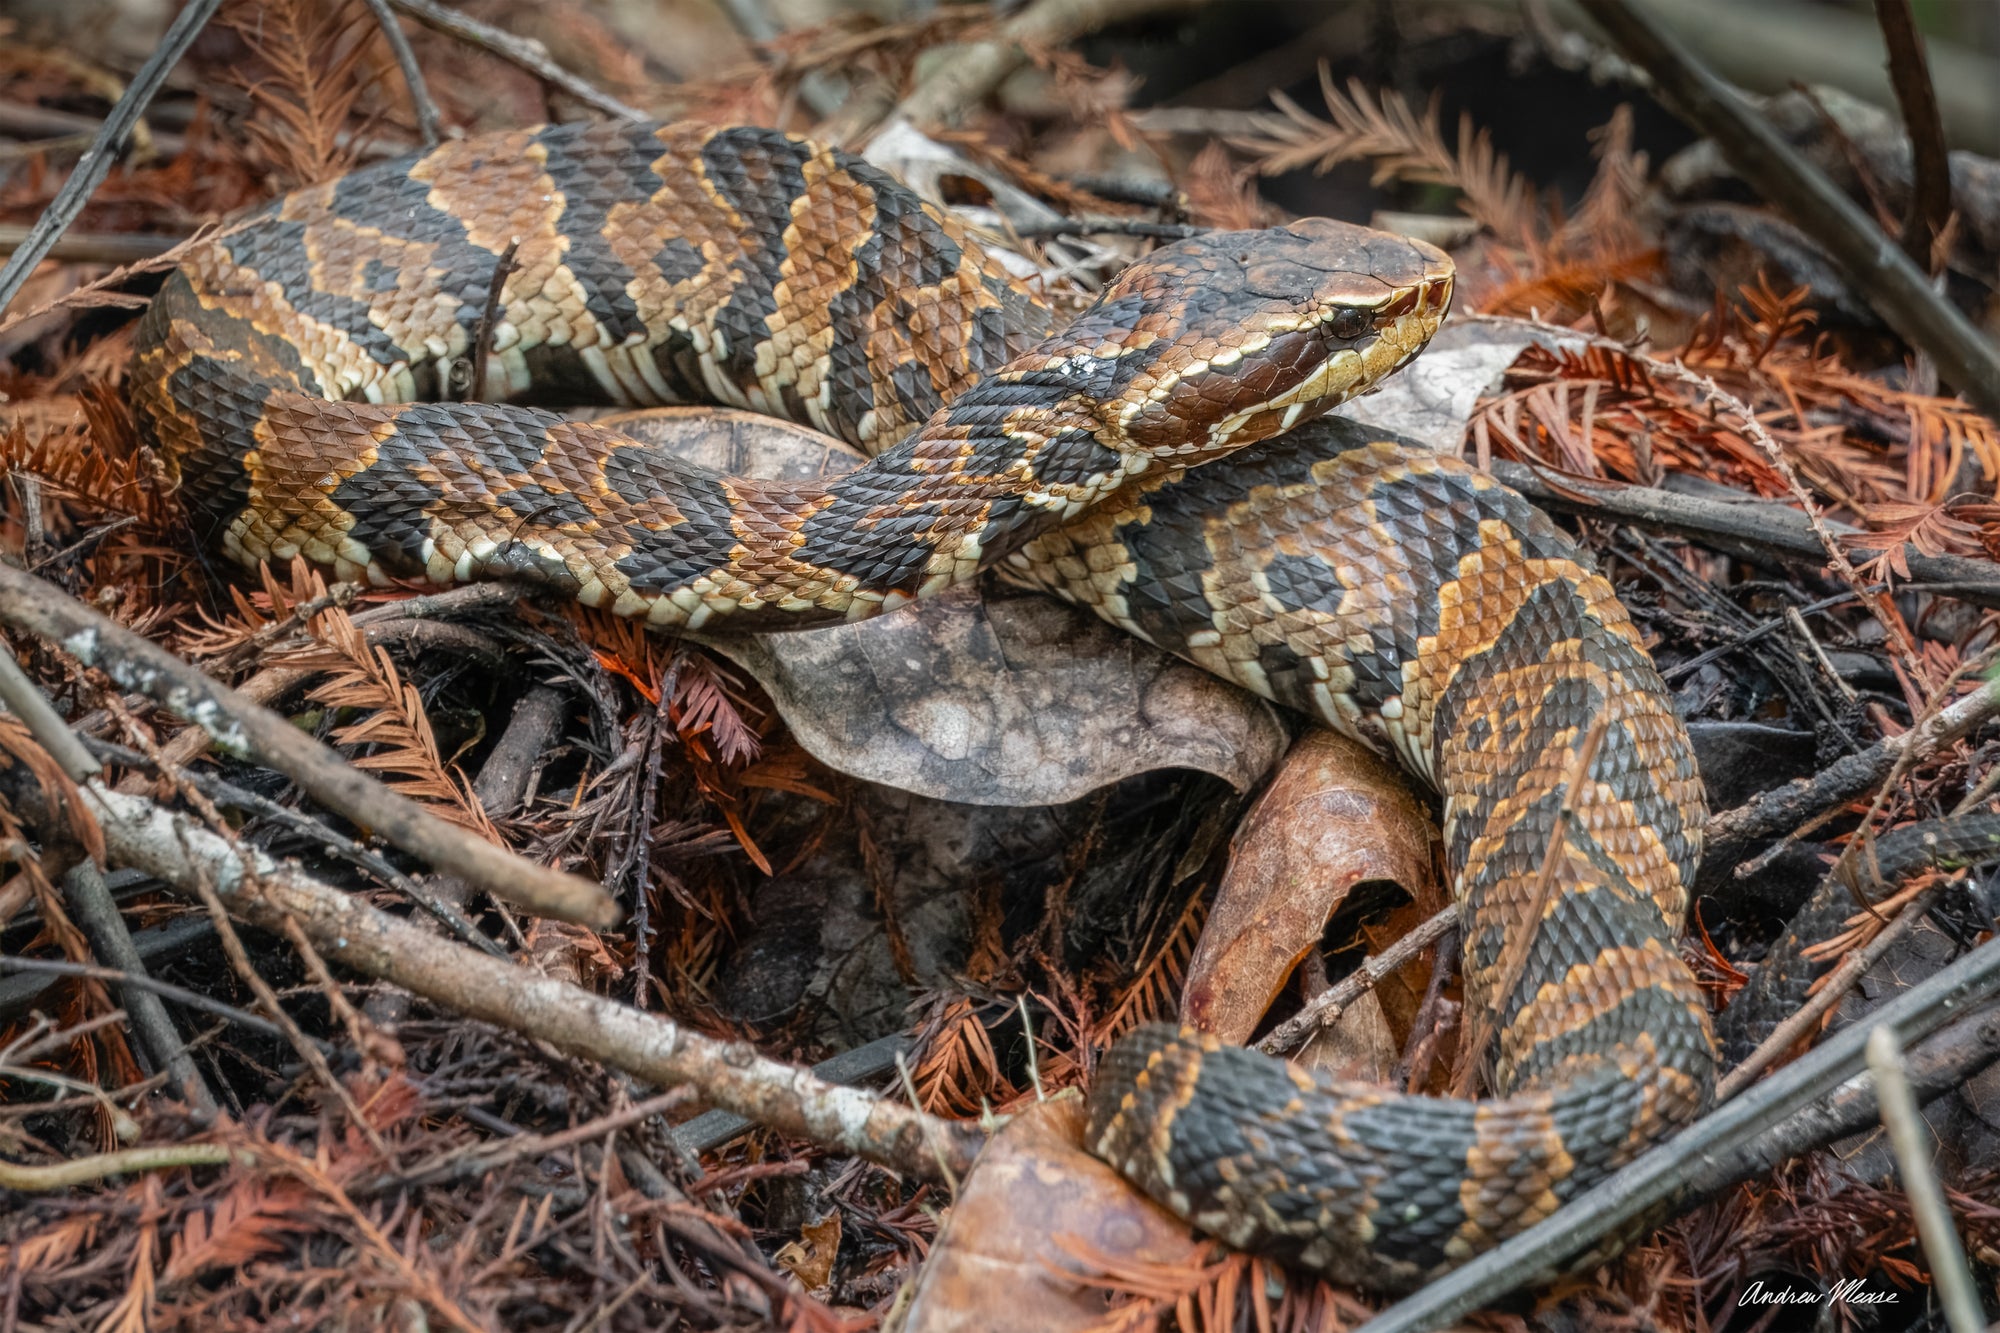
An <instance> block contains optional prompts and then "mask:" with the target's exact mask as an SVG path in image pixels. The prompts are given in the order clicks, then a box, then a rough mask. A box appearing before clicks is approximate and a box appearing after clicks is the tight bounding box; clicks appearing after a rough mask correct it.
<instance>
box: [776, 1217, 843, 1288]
mask: <svg viewBox="0 0 2000 1333" xmlns="http://www.w3.org/2000/svg"><path fill="white" fill-rule="evenodd" d="M839 1254H840V1209H838V1208H836V1209H834V1210H833V1211H832V1212H830V1213H828V1214H827V1215H826V1216H825V1217H822V1218H821V1219H820V1220H819V1221H817V1222H808V1223H806V1224H805V1225H804V1226H803V1227H801V1228H799V1238H798V1239H797V1240H795V1241H792V1242H791V1243H790V1244H788V1245H786V1246H785V1248H784V1249H782V1250H779V1251H778V1253H777V1254H776V1255H775V1256H774V1257H773V1260H772V1261H773V1262H774V1263H776V1264H777V1265H778V1267H780V1268H782V1269H784V1270H785V1271H786V1272H787V1273H790V1274H791V1275H792V1276H793V1277H795V1278H797V1279H798V1280H799V1285H800V1286H802V1287H804V1288H805V1289H806V1290H807V1291H818V1290H819V1289H820V1288H821V1287H824V1286H825V1285H826V1284H827V1282H828V1281H830V1280H831V1279H832V1277H833V1261H834V1259H835V1258H836V1257H837V1256H838V1255H839Z"/></svg>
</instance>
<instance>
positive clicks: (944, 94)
mask: <svg viewBox="0 0 2000 1333" xmlns="http://www.w3.org/2000/svg"><path fill="white" fill-rule="evenodd" d="M1203 2H1204V0H1033V3H1031V4H1030V5H1028V6H1027V7H1026V8H1025V9H1023V10H1021V12H1020V13H1018V14H1016V15H1014V16H1013V17H1012V18H1010V19H1008V20H1007V21H1006V22H1005V23H1003V24H1001V25H1000V30H999V31H998V32H997V33H995V34H994V36H993V37H992V38H991V39H990V40H987V41H983V42H973V43H971V44H970V45H968V46H965V47H963V48H962V49H960V50H959V51H958V52H956V53H955V54H954V55H953V56H952V57H951V58H950V59H948V60H946V61H945V62H944V63H943V64H941V65H940V66H939V67H938V68H937V69H935V70H933V71H931V72H930V73H929V74H928V75H926V76H925V77H924V81H923V82H922V83H920V84H918V85H917V86H916V88H915V89H913V90H912V91H911V93H910V95H909V96H908V97H905V98H904V99H903V101H902V104H901V105H899V106H898V107H897V108H896V109H895V111H894V112H893V113H892V116H891V118H892V119H902V120H907V121H909V122H910V123H911V124H913V125H915V126H917V127H918V128H920V129H921V128H925V127H928V126H933V125H948V124H950V123H952V122H954V121H956V120H957V119H958V118H959V117H961V116H963V115H964V114H965V113H966V112H967V111H969V110H970V109H972V108H973V107H975V106H977V105H978V104H979V103H980V102H982V101H984V100H985V99H986V97H987V96H988V95H989V94H991V93H992V92H993V90H994V89H996V88H998V87H999V86H1000V85H1001V84H1002V83H1003V82H1005V81H1006V79H1007V76H1008V75H1010V74H1012V73H1013V72H1014V71H1015V70H1017V69H1019V68H1020V67H1021V66H1022V65H1024V64H1026V63H1027V61H1028V50H1029V49H1030V48H1042V49H1046V48H1053V47H1059V46H1064V45H1066V44H1068V43H1070V42H1073V41H1075V40H1076V39H1077V38H1079V37H1083V36H1087V35H1088V34H1090V33H1093V32H1096V31H1097V30H1098V29H1099V28H1102V27H1105V26H1107V25H1109V24H1113V23H1125V22H1129V21H1130V20H1132V19H1136V18H1143V17H1145V16H1146V15H1149V14H1158V13H1165V12H1171V11H1174V10H1183V9H1193V8H1196V7H1198V6H1199V5H1201V4H1202V3H1203Z"/></svg>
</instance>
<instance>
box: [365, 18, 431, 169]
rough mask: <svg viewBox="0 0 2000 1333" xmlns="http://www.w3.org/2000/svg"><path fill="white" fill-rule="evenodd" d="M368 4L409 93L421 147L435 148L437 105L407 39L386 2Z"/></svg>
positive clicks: (401, 26) (415, 54)
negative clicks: (421, 142) (421, 139)
mask: <svg viewBox="0 0 2000 1333" xmlns="http://www.w3.org/2000/svg"><path fill="white" fill-rule="evenodd" d="M367 4H368V10H369V12H370V13H372V14H374V15H375V23H376V25H377V26H378V27H380V28H381V29H382V40H383V41H385V42H387V43H389V53H390V54H391V55H393V56H395V57H396V68H397V69H399V70H401V71H402V73H403V86H404V87H405V88H407V89H409V91H410V109H411V110H412V111H414V112H415V113H416V117H417V133H418V134H419V135H421V136H422V138H423V141H424V147H426V148H435V147H437V146H438V134H439V124H440V121H439V117H438V109H437V103H436V102H433V101H432V100H431V90H430V85H429V84H427V83H425V82H424V71H423V69H422V68H421V67H420V66H419V65H418V64H417V53H416V52H415V51H412V50H411V49H410V39H409V38H408V37H406V36H404V35H403V25H402V24H400V23H398V22H396V14H395V11H394V10H392V9H390V8H389V0H367Z"/></svg>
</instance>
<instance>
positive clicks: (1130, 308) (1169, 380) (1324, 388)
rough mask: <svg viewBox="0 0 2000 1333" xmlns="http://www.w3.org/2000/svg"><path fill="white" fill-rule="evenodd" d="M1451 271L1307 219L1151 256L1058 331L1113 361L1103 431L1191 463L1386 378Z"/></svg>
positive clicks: (1430, 328)
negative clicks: (1074, 321)
mask: <svg viewBox="0 0 2000 1333" xmlns="http://www.w3.org/2000/svg"><path fill="white" fill-rule="evenodd" d="M1452 274H1453V268H1452V262H1451V259H1450V257H1449V256H1447V255H1446V254H1445V253H1444V252H1443V251H1442V250H1440V249H1438V248H1437V247H1436V246H1434V245H1428V244H1426V243H1424V242H1423V241H1418V240H1412V239H1409V238H1407V237H1402V236H1392V235H1390V234H1388V233H1387V232H1380V231H1374V230H1371V229H1370V228H1367V227H1358V226H1355V225H1353V224H1351V223H1345V222H1335V221H1333V220H1332V219H1330V218H1304V219H1301V220H1300V221H1297V222H1294V223H1292V224H1291V225H1290V226H1287V227H1274V228H1270V229H1267V230H1263V231H1238V232H1217V233H1212V234H1210V235H1207V236H1201V237H1196V238H1194V239H1192V240H1186V241H1180V242H1178V243H1176V244H1174V245H1171V246H1167V247H1165V248H1163V249H1160V250H1158V251H1155V252H1154V253H1153V254H1151V255H1149V256H1147V258H1146V259H1145V260H1143V261H1142V262H1140V263H1139V264H1136V265H1134V266H1133V267H1132V268H1130V269H1128V270H1126V272H1125V273H1124V274H1122V275H1120V277H1119V278H1118V280H1117V281H1116V282H1114V283H1113V284H1112V285H1111V286H1110V287H1109V288H1107V289H1106V290H1105V292H1104V294H1103V296H1102V297H1100V298H1099V300H1098V301H1097V303H1096V304H1095V305H1094V306H1092V307H1091V309H1090V310H1088V311H1086V312H1085V313H1084V314H1083V315H1082V316H1080V317H1079V318H1078V319H1077V321H1076V323H1075V324H1073V325H1072V326H1071V327H1070V329H1069V330H1067V331H1066V334H1065V335H1063V336H1064V340H1065V341H1069V342H1070V343H1071V346H1072V347H1075V348H1076V349H1077V351H1076V352H1073V353H1072V355H1073V356H1075V355H1079V354H1081V355H1088V356H1094V357H1097V358H1102V359H1105V360H1107V361H1110V362H1112V363H1113V364H1114V366H1115V370H1114V373H1112V374H1111V375H1110V377H1109V383H1108V384H1107V385H1106V388H1107V389H1108V390H1111V391H1110V392H1106V393H1103V394H1102V395H1101V396H1099V397H1098V400H1097V402H1096V403H1095V407H1096V410H1097V412H1098V414H1099V416H1100V419H1102V420H1103V421H1104V423H1105V425H1106V427H1107V428H1108V429H1107V430H1106V431H1105V432H1103V433H1102V434H1100V437H1099V438H1100V440H1102V441H1103V442H1105V443H1107V444H1110V445H1111V447H1113V448H1116V449H1119V450H1120V451H1121V452H1123V451H1125V450H1131V451H1134V452H1138V453H1143V454H1147V455H1150V456H1152V457H1153V458H1155V459H1158V460H1160V461H1167V462H1172V463H1175V464H1184V463H1192V462H1197V461H1200V460H1201V459H1203V458H1207V457H1210V456H1213V455H1215V454H1218V453H1221V452H1224V451H1227V450H1233V449H1237V448H1240V447H1242V446H1243V445H1246V444H1252V443H1255V442H1256V441H1258V440H1262V439H1268V438H1269V437H1271V436H1273V435H1277V434H1279V433H1281V432H1283V431H1288V430H1290V429H1292V427H1294V426H1296V425H1298V424H1299V423H1300V422H1303V421H1309V420H1311V419H1312V418H1313V417H1316V416H1318V415H1320V414H1321V413H1323V412H1325V411H1326V410H1327V409H1329V408H1331V407H1333V406H1334V405H1335V404H1336V403H1339V402H1341V401H1343V400H1345V399H1347V398H1351V397H1353V396H1354V395H1356V394H1358V393H1362V392H1365V391H1366V390H1368V389H1371V388H1373V387H1374V386H1375V385H1376V384H1377V383H1379V382H1380V381H1382V380H1383V379H1384V378H1386V377H1387V376H1388V375H1390V374H1392V373H1394V372H1395V371H1396V369H1397V368H1398V367H1400V366H1402V365H1404V364H1405V363H1406V362H1408V361H1409V360H1410V359H1411V358H1412V357H1414V356H1416V354H1417V353H1418V352H1420V351H1422V350H1423V348H1424V345H1425V344H1426V343H1428V342H1429V341H1430V339H1431V335H1433V334H1435V333H1436V332H1437V330H1438V326H1439V325H1440V324H1441V323H1443V321H1444V316H1445V311H1446V310H1447V309H1448V308H1449V307H1450V305H1451V290H1452ZM1079 344H1081V345H1080V346H1079ZM1106 436H1110V437H1112V438H1110V439H1107V438H1105V437H1106Z"/></svg>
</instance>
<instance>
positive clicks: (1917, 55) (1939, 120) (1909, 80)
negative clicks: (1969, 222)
mask: <svg viewBox="0 0 2000 1333" xmlns="http://www.w3.org/2000/svg"><path fill="white" fill-rule="evenodd" d="M1875 17H1876V19H1877V21H1879V22H1880V23H1881V25H1882V40H1883V42H1884V43H1885V44H1886V45H1887V46H1888V48H1889V82H1890V83H1892V84H1893V85H1895V89H1896V104H1897V106H1899V107H1901V108H1902V111H1903V128H1904V129H1905V130H1907V131H1908V132H1909V135H1910V211H1909V214H1908V215H1907V216H1906V217H1904V219H1903V253H1905V254H1907V255H1908V256H1909V257H1910V262H1912V263H1913V264H1915V265H1916V266H1917V267H1918V268H1921V269H1923V270H1924V271H1925V272H1926V273H1929V272H1931V271H1932V268H1933V265H1932V263H1931V245H1932V244H1933V243H1934V242H1935V241H1936V240H1937V238H1938V237H1939V236H1941V235H1943V234H1944V229H1945V224H1946V223H1948V222H1950V221H1951V154H1950V153H1949V152H1948V151H1947V150H1946V148H1945V142H1944V117H1943V115H1941V114H1940V113H1939V111H1938V100H1937V88H1936V86H1935V85H1934V84H1933V83H1932V82H1931V68H1930V62H1929V61H1928V60H1926V59H1925V58H1924V39H1923V38H1922V37H1920V36H1919V35H1918V34H1917V19H1916V15H1914V14H1912V13H1911V12H1910V0H1875Z"/></svg>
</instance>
